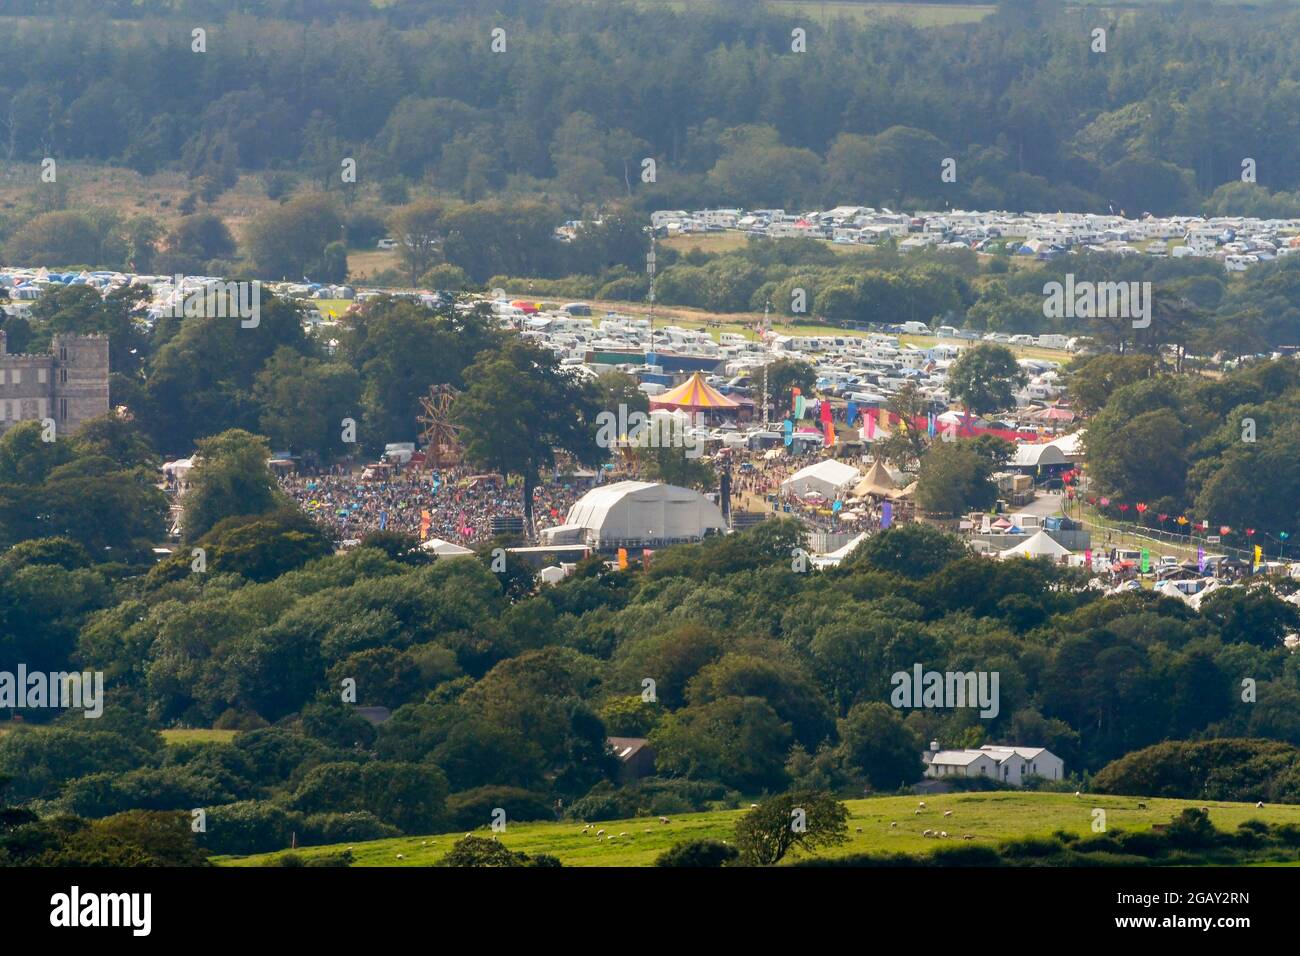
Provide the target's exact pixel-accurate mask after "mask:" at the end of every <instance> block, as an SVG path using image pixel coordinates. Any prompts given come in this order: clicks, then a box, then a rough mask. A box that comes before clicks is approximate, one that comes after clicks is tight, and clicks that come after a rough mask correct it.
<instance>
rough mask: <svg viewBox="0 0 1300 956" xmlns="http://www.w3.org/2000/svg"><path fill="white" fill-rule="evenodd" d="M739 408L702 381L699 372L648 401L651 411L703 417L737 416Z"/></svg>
mask: <svg viewBox="0 0 1300 956" xmlns="http://www.w3.org/2000/svg"><path fill="white" fill-rule="evenodd" d="M741 407H742V406H741V403H740V402H738V401H736V400H735V399H734V398H729V397H728V396H726V395H723V394H722V393H721V392H719V391H718V390H717V389H716V388H714V387H713V386H711V385H710V384H709V383H708V382H706V381H704V376H703V375H702V374H701V373H700V372H696V373H695V374H694V375H692V376H691V377H690V378H688V379H687V380H686V381H684V382H682V384H680V385H678V386H677V387H676V388H673V389H669V390H668V391H666V392H664V393H663V394H662V395H659V396H656V397H655V398H652V399H650V408H651V410H655V409H660V408H663V409H668V410H670V411H683V412H690V413H692V414H695V413H697V412H698V413H700V414H702V415H704V416H705V417H731V416H737V415H739V414H740V410H741Z"/></svg>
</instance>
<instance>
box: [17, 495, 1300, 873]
mask: <svg viewBox="0 0 1300 956" xmlns="http://www.w3.org/2000/svg"><path fill="white" fill-rule="evenodd" d="M259 520H260V521H263V522H264V524H263V526H262V527H261V528H259V529H258V532H257V534H256V540H257V542H258V547H259V548H260V549H261V551H260V557H259V558H258V559H257V560H253V559H251V558H250V557H249V555H248V553H247V551H241V550H240V548H239V543H240V542H239V538H238V536H237V535H236V536H235V537H234V539H233V541H232V539H231V536H232V535H233V534H235V532H237V530H238V528H239V526H240V525H241V524H242V525H247V524H249V523H250V522H254V521H259ZM301 533H302V529H301V528H298V527H295V526H293V525H292V524H291V523H288V522H285V523H283V524H279V525H277V524H276V522H274V521H271V522H269V523H266V519H265V518H262V519H258V518H256V517H246V518H243V519H240V520H239V521H236V522H232V523H229V524H227V525H226V526H225V527H224V528H219V529H215V530H214V535H216V536H217V537H216V538H214V539H212V540H213V541H214V542H215V543H214V545H213V547H214V550H217V551H219V550H220V548H221V547H222V542H226V544H225V546H226V547H229V548H231V549H232V554H234V555H235V557H234V558H233V559H232V563H230V564H228V565H226V566H224V567H222V566H220V564H219V561H218V566H216V567H209V569H208V570H207V571H206V572H205V573H195V572H194V571H193V568H192V567H186V568H182V567H179V566H174V565H169V564H167V563H164V564H163V565H159V566H158V567H157V568H156V569H155V571H153V572H151V573H150V574H149V575H147V576H144V577H141V576H138V575H136V576H125V577H124V576H122V575H121V574H120V573H114V571H113V570H112V569H110V568H106V567H104V566H102V565H99V566H86V565H85V563H84V561H81V562H78V561H77V558H76V553H75V549H74V546H72V545H70V544H66V545H65V544H60V543H58V542H57V541H53V540H51V541H48V542H47V543H46V544H45V545H44V548H45V551H44V552H43V553H44V554H45V556H44V557H37V556H34V557H33V558H32V561H29V562H24V564H23V567H21V568H19V569H14V570H5V569H3V568H0V588H3V594H4V596H5V602H6V607H12V614H10V613H9V612H6V619H7V620H9V621H10V622H19V621H24V620H25V618H26V616H27V615H30V614H32V613H33V611H36V613H37V615H38V617H39V614H40V613H42V612H40V611H39V610H38V609H39V608H41V607H42V606H43V605H42V602H43V601H46V600H47V598H45V597H43V596H42V595H43V594H46V593H48V588H57V589H60V590H61V591H62V592H63V595H65V596H66V593H67V592H68V590H69V588H70V587H72V586H74V585H75V586H77V587H79V588H80V589H81V590H82V591H83V592H84V593H86V595H87V598H86V600H83V601H81V602H79V603H76V604H69V602H67V601H66V599H64V600H61V601H59V602H56V603H57V604H58V606H59V607H60V616H59V619H58V620H57V628H58V629H59V631H58V633H60V634H61V635H63V636H62V638H61V640H60V641H59V642H55V643H56V644H57V647H55V646H51V647H50V649H49V650H48V651H47V652H46V654H45V656H44V657H43V658H40V660H41V661H42V662H44V663H45V664H46V666H49V667H54V666H56V664H58V665H62V664H64V663H66V664H67V665H70V666H77V667H79V668H85V669H101V670H104V671H105V673H106V685H107V687H108V698H107V699H108V705H107V707H106V711H105V715H104V717H103V718H101V719H100V720H85V719H84V718H82V716H81V715H80V713H77V712H74V713H71V714H68V715H65V716H61V717H59V718H58V719H57V720H55V721H54V722H53V723H52V724H47V725H45V726H40V724H41V723H42V722H43V721H48V720H49V713H48V712H38V711H29V712H27V714H25V716H26V717H27V718H28V725H27V726H26V727H25V728H15V729H12V730H10V732H8V733H7V734H5V735H4V736H3V737H0V773H8V774H11V775H12V776H13V777H14V781H13V783H12V784H11V798H13V799H16V800H18V801H20V802H22V803H24V804H26V805H27V806H29V807H31V808H33V809H35V810H37V811H39V812H41V813H43V814H47V813H53V812H67V813H72V814H76V815H78V816H82V817H88V818H101V817H107V816H109V815H112V814H117V813H124V812H129V811H145V810H147V811H159V812H163V811H170V810H180V809H183V810H189V809H191V808H193V807H195V806H203V807H207V808H208V809H209V824H208V832H207V834H206V835H205V836H201V837H200V842H201V843H202V844H203V845H204V846H206V847H208V849H210V850H212V851H226V852H251V851H253V850H259V849H273V848H278V847H281V846H283V845H285V841H286V838H287V835H288V834H289V833H297V834H298V838H299V840H300V842H320V843H324V842H337V841H340V840H355V839H365V838H377V837H381V836H389V835H393V834H394V833H397V832H406V833H423V832H431V831H434V830H437V829H440V828H442V829H445V828H450V827H457V828H459V827H465V828H470V827H471V826H479V825H482V824H484V823H486V822H488V820H489V816H490V814H491V812H492V810H493V809H494V808H495V807H505V808H507V812H508V813H509V814H513V815H514V816H513V817H512V818H515V819H546V818H552V814H553V813H554V812H555V802H556V801H557V800H559V801H561V804H560V808H561V809H560V812H564V813H568V814H570V815H572V816H574V817H575V818H581V819H612V818H617V817H619V816H622V815H626V814H627V813H659V814H662V813H676V812H684V811H686V810H690V809H699V808H705V807H709V806H715V805H719V804H721V805H735V803H736V802H737V801H738V800H740V799H741V798H742V795H748V794H755V793H759V792H763V791H767V792H780V791H783V790H786V789H790V788H794V789H805V790H817V791H827V792H832V793H840V794H850V795H851V794H858V793H861V792H862V790H863V788H868V789H871V790H875V791H883V792H892V791H894V790H895V789H897V788H898V787H899V786H900V785H904V784H908V783H910V782H912V781H914V780H915V779H917V778H918V777H919V775H920V772H921V763H920V753H921V750H922V749H923V748H924V744H925V743H926V742H928V741H929V740H932V739H938V740H940V741H942V742H943V743H944V744H945V745H948V746H974V745H979V744H981V743H983V742H986V741H989V742H992V741H1015V742H1019V743H1033V744H1037V745H1043V746H1047V747H1049V748H1050V749H1051V750H1052V751H1053V752H1055V753H1057V754H1059V755H1061V756H1062V757H1063V758H1064V759H1065V760H1066V763H1067V766H1068V767H1069V768H1070V770H1071V772H1072V773H1074V774H1079V773H1086V772H1096V771H1098V770H1100V769H1101V768H1103V767H1104V766H1106V765H1107V764H1108V763H1110V762H1111V761H1113V760H1116V759H1118V758H1122V757H1125V755H1126V754H1130V753H1131V752H1133V751H1136V750H1140V749H1141V748H1143V747H1149V746H1152V745H1156V744H1160V743H1161V742H1162V741H1165V740H1197V739H1204V740H1207V741H1212V740H1214V739H1216V738H1227V737H1244V736H1249V737H1253V738H1258V739H1263V740H1272V741H1276V742H1278V744H1279V746H1280V745H1282V744H1288V745H1295V744H1300V725H1297V722H1296V719H1295V715H1296V713H1300V710H1298V709H1297V707H1296V704H1297V702H1300V688H1297V686H1296V682H1295V674H1294V673H1293V671H1292V669H1291V668H1289V667H1288V666H1287V661H1288V658H1289V653H1288V651H1287V650H1286V648H1285V647H1284V646H1283V645H1282V642H1281V635H1282V632H1284V631H1285V630H1287V629H1288V628H1290V627H1294V625H1295V621H1294V620H1293V619H1292V618H1290V617H1288V616H1287V609H1289V608H1290V605H1285V604H1282V606H1281V607H1280V608H1279V607H1275V606H1272V605H1266V606H1263V607H1257V608H1254V609H1253V611H1252V613H1251V614H1250V615H1249V616H1245V617H1243V616H1241V615H1238V614H1235V613H1233V612H1232V609H1231V608H1229V607H1228V606H1227V605H1225V606H1224V607H1220V608H1215V607H1212V606H1211V602H1207V605H1206V610H1205V613H1201V614H1198V613H1196V612H1194V611H1192V610H1191V609H1189V608H1187V607H1186V606H1185V605H1183V604H1182V603H1179V602H1175V601H1170V600H1167V599H1161V598H1157V597H1154V596H1151V595H1147V594H1131V595H1126V596H1122V597H1109V598H1104V597H1101V596H1099V595H1098V594H1097V592H1095V591H1089V590H1088V589H1087V588H1086V587H1084V583H1085V582H1084V581H1083V579H1082V578H1081V577H1079V575H1078V573H1077V572H1072V571H1066V570H1061V569H1056V568H1053V567H1051V566H1049V565H1046V564H1037V563H1033V562H1018V563H1017V564H1016V565H1015V566H1011V565H1007V564H1000V563H996V562H989V561H987V560H985V559H982V558H976V557H971V556H967V555H966V554H965V553H964V551H963V549H962V548H961V546H960V544H959V543H958V542H957V541H956V540H955V539H950V538H947V537H946V536H944V535H942V534H939V533H937V532H932V531H929V530H928V529H925V528H923V527H920V526H907V527H902V528H898V529H891V530H890V531H888V532H885V533H882V534H880V535H878V536H876V537H875V538H873V539H871V540H870V542H869V543H868V544H866V545H865V546H864V547H863V548H862V549H860V551H859V552H858V553H856V554H855V555H854V556H853V559H852V560H851V561H849V562H847V563H846V564H845V566H844V567H842V568H841V569H839V570H835V571H829V572H822V573H817V574H808V573H805V574H800V573H796V572H795V571H793V570H792V569H791V564H790V551H791V548H792V547H795V546H797V545H798V543H799V541H800V531H799V529H798V527H797V526H796V525H793V524H791V523H788V522H781V521H771V522H768V523H765V524H764V525H762V526H760V527H759V528H756V529H754V530H751V531H748V532H745V533H743V534H739V535H734V536H729V537H726V538H718V539H713V540H710V541H706V542H705V543H702V544H699V545H690V546H681V547H676V548H672V549H668V550H665V551H661V552H659V553H658V554H657V555H656V556H655V561H654V562H653V564H652V565H651V567H650V568H649V569H648V570H632V571H617V570H614V571H610V570H608V569H606V568H605V567H604V566H603V565H602V564H601V563H600V562H598V561H590V562H587V563H585V564H583V565H582V566H580V568H579V571H578V573H577V574H576V575H575V576H573V577H571V578H569V579H567V580H566V581H564V582H563V583H561V584H559V585H557V586H552V587H545V588H542V589H541V590H538V591H534V590H532V589H531V588H527V587H525V588H520V589H515V590H514V591H513V592H512V591H511V590H510V589H508V588H507V586H506V582H503V581H502V579H501V577H500V576H499V575H496V574H493V573H492V572H491V571H490V570H489V567H488V563H489V562H488V561H487V559H486V558H485V559H484V560H482V561H479V560H460V561H441V562H436V563H433V564H429V563H427V562H426V561H424V560H422V559H417V558H415V557H414V556H413V555H411V554H410V551H409V549H411V548H413V546H414V542H413V541H406V542H405V543H402V542H397V541H382V542H381V541H379V540H374V541H373V542H370V543H367V545H366V546H363V547H362V548H361V549H359V550H356V551H353V552H351V553H348V554H345V555H337V556H320V555H319V554H317V553H312V552H311V551H310V550H308V549H303V548H297V547H287V546H281V544H280V543H279V539H293V538H294V536H297V535H301ZM390 537H391V536H390ZM295 540H296V539H295ZM372 545H373V546H372ZM22 547H25V548H31V547H33V546H32V545H24V546H22ZM11 553H13V552H11ZM38 560H39V561H41V562H43V563H42V564H40V565H38V564H37V563H36V562H37V561H38ZM240 562H244V563H240ZM65 565H71V567H70V568H67V567H65ZM245 568H253V569H254V571H253V572H251V576H250V575H249V574H246V573H245V571H244V569H245ZM37 571H39V572H41V574H40V575H36V576H35V577H33V578H32V579H31V580H28V581H27V582H26V583H25V584H22V583H21V582H20V581H19V580H18V578H16V577H15V575H21V574H24V573H28V574H32V573H34V572H37ZM51 573H52V574H56V575H63V576H64V577H59V578H58V579H57V580H55V579H50V580H49V583H48V586H47V585H45V584H42V586H41V588H39V589H35V590H33V588H34V587H35V585H36V584H37V583H39V582H41V581H44V580H45V577H43V576H42V575H48V574H51ZM1279 603H1281V602H1279ZM28 626H29V627H32V628H39V627H41V624H40V621H39V620H38V621H36V622H34V623H32V624H30V625H28ZM43 630H44V633H43V634H42V637H43V639H44V641H45V642H46V643H47V645H48V644H50V643H51V642H49V633H50V632H49V630H48V625H46V626H45V627H44V628H43ZM9 632H10V631H7V633H9ZM13 650H14V652H15V653H18V654H30V653H32V651H31V650H30V649H28V650H23V649H20V648H14V649H13ZM56 651H57V654H56ZM59 655H62V659H61V660H56V657H58V656H59ZM9 656H10V655H8V654H7V655H6V659H8V658H9ZM29 659H30V658H29ZM916 663H920V664H922V666H923V667H924V668H926V669H933V670H939V671H957V670H960V671H968V670H995V671H997V672H999V674H1000V688H1001V690H1000V693H1001V706H1000V712H999V714H998V715H997V716H996V717H995V718H993V719H981V718H980V717H979V716H978V715H977V714H976V712H975V711H974V710H961V709H957V710H953V709H947V710H945V709H917V710H896V709H895V708H894V707H892V706H890V704H889V703H888V700H889V694H890V688H891V682H890V675H891V674H893V673H895V672H897V671H910V670H911V668H912V666H913V664H916ZM1243 676H1249V677H1251V678H1252V679H1254V680H1255V681H1257V683H1258V701H1257V702H1255V703H1244V702H1243V701H1242V700H1241V698H1240V696H1239V693H1238V691H1239V687H1240V682H1241V679H1242V677H1243ZM646 677H652V678H653V679H654V680H655V695H654V699H653V700H644V699H643V698H642V696H641V692H642V688H643V683H642V682H643V679H644V678H646ZM348 680H351V681H354V682H355V687H356V696H355V704H358V705H374V706H384V707H388V708H391V709H392V717H391V718H390V719H389V720H387V721H386V722H384V723H382V724H379V725H378V726H375V725H373V724H371V723H370V722H369V721H367V720H365V719H363V717H362V716H361V715H360V714H359V713H358V712H357V711H356V709H355V707H354V702H353V701H351V700H346V701H345V698H344V695H343V694H342V692H341V689H342V688H344V687H345V686H346V684H345V681H348ZM175 725H182V726H204V727H206V726H214V725H215V726H217V727H224V728H230V729H235V730H238V731H240V732H239V733H238V734H237V735H236V736H235V738H234V740H233V742H232V743H229V744H187V745H182V746H175V745H173V746H166V745H164V744H163V743H162V741H161V739H160V737H159V736H158V733H157V729H156V728H160V727H167V726H175ZM609 734H616V735H617V734H621V735H633V736H648V737H649V738H650V740H651V743H652V745H653V746H654V747H655V748H656V750H657V751H658V758H657V773H658V776H657V777H652V778H648V779H646V780H642V781H640V782H638V783H637V784H634V785H628V786H620V785H619V783H618V781H617V776H616V762H615V761H613V760H612V758H611V757H610V756H608V755H607V753H606V751H605V737H606V736H607V735H609ZM723 744H725V745H723ZM1279 752H1282V751H1279ZM1288 752H1290V751H1288ZM1234 753H1235V752H1234ZM1225 759H1226V758H1225ZM1288 759H1293V758H1288ZM1110 773H1111V775H1112V776H1114V775H1115V774H1116V773H1119V771H1113V772H1110ZM1116 779H1118V777H1117V778H1116ZM1287 779H1289V777H1288V778H1287ZM1077 780H1078V778H1077V777H1075V778H1072V780H1071V782H1069V783H1067V784H1063V785H1065V786H1070V787H1073V786H1076V785H1077ZM1162 786H1163V785H1162ZM1279 786H1280V784H1279ZM1162 792H1164V791H1162ZM1251 792H1252V793H1253V792H1255V791H1251ZM1294 798H1295V797H1294V794H1293V793H1292V792H1291V790H1289V789H1287V788H1285V787H1283V788H1282V789H1280V790H1279V789H1277V787H1274V788H1273V789H1272V790H1270V791H1269V794H1268V799H1274V800H1290V799H1294Z"/></svg>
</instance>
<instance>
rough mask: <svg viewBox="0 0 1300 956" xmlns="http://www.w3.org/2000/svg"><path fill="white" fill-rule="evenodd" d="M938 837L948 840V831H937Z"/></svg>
mask: <svg viewBox="0 0 1300 956" xmlns="http://www.w3.org/2000/svg"><path fill="white" fill-rule="evenodd" d="M939 836H941V837H943V838H944V839H945V840H946V839H948V831H947V830H940V831H939Z"/></svg>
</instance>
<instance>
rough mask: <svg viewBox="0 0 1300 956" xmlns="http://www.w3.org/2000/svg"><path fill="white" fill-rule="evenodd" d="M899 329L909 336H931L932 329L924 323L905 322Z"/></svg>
mask: <svg viewBox="0 0 1300 956" xmlns="http://www.w3.org/2000/svg"><path fill="white" fill-rule="evenodd" d="M899 328H901V329H902V330H903V332H904V333H906V334H907V335H931V334H932V333H931V332H930V327H929V326H928V325H926V324H925V323H924V322H904V323H902V324H901V325H900V326H899Z"/></svg>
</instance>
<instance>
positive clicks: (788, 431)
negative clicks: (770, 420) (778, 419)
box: [781, 418, 794, 447]
mask: <svg viewBox="0 0 1300 956" xmlns="http://www.w3.org/2000/svg"><path fill="white" fill-rule="evenodd" d="M781 431H782V432H784V433H785V444H786V446H787V447H789V446H790V445H792V444H794V422H792V421H790V419H788V418H787V419H786V420H785V421H783V422H782V423H781Z"/></svg>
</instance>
